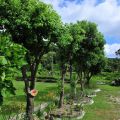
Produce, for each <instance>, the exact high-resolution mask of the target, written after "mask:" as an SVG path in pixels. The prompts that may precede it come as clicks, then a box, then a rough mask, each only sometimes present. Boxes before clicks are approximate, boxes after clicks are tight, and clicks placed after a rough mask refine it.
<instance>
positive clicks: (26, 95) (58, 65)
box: [0, 0, 120, 120]
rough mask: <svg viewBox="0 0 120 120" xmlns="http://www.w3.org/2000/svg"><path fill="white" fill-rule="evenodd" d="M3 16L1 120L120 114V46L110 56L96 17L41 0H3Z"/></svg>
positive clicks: (107, 118) (114, 117)
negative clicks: (62, 11) (66, 18)
mask: <svg viewBox="0 0 120 120" xmlns="http://www.w3.org/2000/svg"><path fill="white" fill-rule="evenodd" d="M0 17H1V20H0V120H70V119H71V120H77V119H78V120H79V119H83V120H118V119H120V116H119V114H120V108H119V104H120V91H119V86H120V74H119V72H120V59H119V56H120V50H117V51H116V55H117V56H118V57H117V58H113V59H112V58H106V56H105V54H104V45H105V39H104V36H103V34H102V33H101V32H100V31H99V30H98V28H97V25H96V24H95V23H93V22H90V21H86V20H83V21H77V22H76V23H69V24H68V23H67V24H64V23H63V22H62V20H61V17H60V16H59V15H58V13H57V12H56V11H55V10H54V9H53V7H52V6H51V5H48V4H45V3H44V2H41V1H38V0H25V1H24V0H9V1H7V0H0Z"/></svg>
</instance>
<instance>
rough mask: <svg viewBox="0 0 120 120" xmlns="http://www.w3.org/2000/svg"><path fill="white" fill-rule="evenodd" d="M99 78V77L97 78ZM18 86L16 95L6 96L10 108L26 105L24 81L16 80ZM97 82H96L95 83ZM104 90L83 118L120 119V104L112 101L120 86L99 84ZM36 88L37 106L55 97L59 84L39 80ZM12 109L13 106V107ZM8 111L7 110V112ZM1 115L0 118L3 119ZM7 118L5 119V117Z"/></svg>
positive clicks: (118, 93) (6, 102)
mask: <svg viewBox="0 0 120 120" xmlns="http://www.w3.org/2000/svg"><path fill="white" fill-rule="evenodd" d="M97 79H98V78H97ZM93 81H94V82H95V80H93ZM13 83H14V85H15V86H16V89H17V90H16V95H15V96H10V95H8V96H6V97H5V99H4V100H5V101H4V105H6V106H7V110H9V109H8V108H9V107H11V106H16V105H20V104H23V105H24V107H25V101H26V100H25V94H24V91H23V88H24V83H23V82H21V81H14V82H13ZM94 84H95V83H94ZM98 87H99V88H100V89H101V90H102V91H101V92H99V93H97V96H96V97H94V104H92V105H87V106H85V107H84V110H85V112H86V114H85V116H84V118H83V120H119V119H120V107H119V106H120V104H118V103H116V102H114V101H111V100H110V96H113V97H119V98H120V88H119V87H112V86H109V85H99V86H98ZM36 89H37V90H38V91H39V93H38V95H37V97H36V98H35V106H37V104H40V103H42V102H47V101H50V100H52V99H53V96H56V95H57V92H58V85H57V83H44V82H38V83H37V84H36ZM68 90H69V85H68V84H66V85H65V91H66V92H68ZM11 109H12V108H11ZM6 113H7V112H5V114H6ZM1 118H2V117H1V115H0V120H3V119H1ZM4 120H5V119H4Z"/></svg>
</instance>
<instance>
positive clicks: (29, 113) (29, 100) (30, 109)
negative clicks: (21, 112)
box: [26, 94, 34, 120]
mask: <svg viewBox="0 0 120 120" xmlns="http://www.w3.org/2000/svg"><path fill="white" fill-rule="evenodd" d="M26 101H27V105H26V118H27V120H34V118H33V115H32V114H33V112H34V97H32V96H31V95H29V94H27V96H26Z"/></svg>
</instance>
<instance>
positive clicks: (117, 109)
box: [83, 85, 120, 120]
mask: <svg viewBox="0 0 120 120" xmlns="http://www.w3.org/2000/svg"><path fill="white" fill-rule="evenodd" d="M99 88H100V89H101V90H102V91H101V92H99V93H97V96H96V97H95V98H94V101H95V102H94V104H92V105H89V106H85V108H84V110H85V112H86V114H85V116H84V118H83V120H119V119H120V104H118V103H115V102H113V101H111V100H110V96H111V95H112V96H115V97H119V98H120V88H119V87H112V86H108V85H100V86H99Z"/></svg>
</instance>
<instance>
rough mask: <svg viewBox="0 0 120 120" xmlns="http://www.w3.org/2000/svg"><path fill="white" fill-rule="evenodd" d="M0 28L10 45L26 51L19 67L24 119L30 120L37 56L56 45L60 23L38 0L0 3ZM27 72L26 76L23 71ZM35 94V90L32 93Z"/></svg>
mask: <svg viewBox="0 0 120 120" xmlns="http://www.w3.org/2000/svg"><path fill="white" fill-rule="evenodd" d="M0 16H1V18H2V21H1V23H0V25H1V26H4V27H5V29H6V32H7V33H8V34H9V35H10V36H11V39H12V41H13V42H15V43H17V44H20V45H22V46H23V47H24V48H26V51H27V52H26V55H25V57H26V61H27V64H26V65H24V66H22V68H21V70H22V75H23V80H24V83H25V93H26V101H27V105H26V116H27V118H28V119H29V120H33V116H32V113H33V110H34V95H33V94H32V93H31V92H32V91H33V90H34V89H35V77H36V73H37V70H38V65H39V63H40V60H41V57H42V56H43V55H44V54H45V53H47V52H48V51H49V45H50V44H51V42H56V41H57V37H58V32H59V28H60V27H61V24H62V23H61V20H60V17H59V16H58V14H57V13H56V12H55V11H54V10H53V9H52V7H51V6H50V5H46V4H45V3H43V2H40V1H38V0H26V1H23V0H9V1H6V0H2V1H0ZM28 71H30V73H31V74H30V76H27V72H28ZM34 91H35V90H34Z"/></svg>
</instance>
